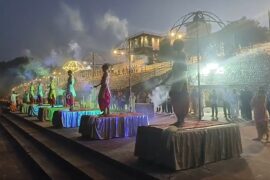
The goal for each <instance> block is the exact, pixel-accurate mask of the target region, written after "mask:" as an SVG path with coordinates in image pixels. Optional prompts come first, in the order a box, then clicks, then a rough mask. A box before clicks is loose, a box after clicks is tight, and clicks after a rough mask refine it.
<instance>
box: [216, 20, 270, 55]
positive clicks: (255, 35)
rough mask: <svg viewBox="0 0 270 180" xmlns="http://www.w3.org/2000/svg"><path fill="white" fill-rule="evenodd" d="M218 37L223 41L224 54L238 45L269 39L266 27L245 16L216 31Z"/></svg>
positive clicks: (230, 52)
mask: <svg viewBox="0 0 270 180" xmlns="http://www.w3.org/2000/svg"><path fill="white" fill-rule="evenodd" d="M218 37H219V38H220V39H221V40H222V41H223V43H224V50H225V54H226V55H231V54H232V53H234V52H235V50H236V49H238V48H239V47H248V46H251V45H253V44H257V43H264V42H267V41H268V40H269V39H268V37H269V36H268V30H267V28H266V27H262V26H260V23H259V22H258V21H256V20H252V19H247V18H246V17H243V18H241V19H240V20H237V21H233V22H230V23H229V24H228V25H227V26H226V27H225V28H223V29H222V30H221V31H220V32H219V33H218Z"/></svg>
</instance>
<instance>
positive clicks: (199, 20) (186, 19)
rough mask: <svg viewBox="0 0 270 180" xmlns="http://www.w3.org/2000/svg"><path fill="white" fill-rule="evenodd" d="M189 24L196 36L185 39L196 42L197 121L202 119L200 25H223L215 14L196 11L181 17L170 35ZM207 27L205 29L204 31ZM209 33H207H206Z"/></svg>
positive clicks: (221, 26) (220, 26)
mask: <svg viewBox="0 0 270 180" xmlns="http://www.w3.org/2000/svg"><path fill="white" fill-rule="evenodd" d="M190 24H194V25H195V28H196V35H195V37H187V39H195V40H196V46H197V47H196V56H197V78H198V79H197V80H198V81H197V83H198V84H197V86H198V106H199V116H198V118H199V120H201V119H202V112H201V104H202V103H201V78H200V36H201V34H200V32H199V30H200V25H201V24H202V25H205V26H207V25H208V24H216V25H218V26H219V28H223V27H224V26H225V24H224V23H223V21H222V20H221V19H220V18H219V17H218V16H216V15H215V14H213V13H211V12H207V11H196V12H191V13H188V14H186V15H184V16H182V17H181V18H180V19H178V20H177V21H176V23H175V24H174V25H173V27H172V28H171V30H170V34H171V35H172V34H173V35H175V34H178V33H179V32H180V30H182V29H183V27H185V26H188V25H190ZM207 28H208V27H206V31H207V30H208V29H207ZM208 33H209V32H208Z"/></svg>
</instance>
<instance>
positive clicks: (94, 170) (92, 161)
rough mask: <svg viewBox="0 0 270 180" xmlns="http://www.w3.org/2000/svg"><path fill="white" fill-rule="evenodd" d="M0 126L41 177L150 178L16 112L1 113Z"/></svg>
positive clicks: (150, 177)
mask: <svg viewBox="0 0 270 180" xmlns="http://www.w3.org/2000/svg"><path fill="white" fill-rule="evenodd" d="M0 126H1V128H3V129H4V130H5V131H6V132H7V133H8V134H9V136H10V138H12V139H13V140H14V141H15V142H16V143H17V144H18V145H19V147H20V148H21V149H22V151H23V152H24V153H25V154H26V155H27V156H28V157H29V158H30V159H31V161H32V162H33V164H34V165H35V166H36V167H37V169H38V171H40V172H42V174H43V176H42V177H40V178H41V179H154V178H153V177H152V176H149V175H147V174H145V173H144V172H141V171H139V170H137V169H134V168H131V167H128V166H126V165H124V164H121V163H120V162H117V161H115V160H113V159H110V158H109V157H107V156H105V155H102V154H100V153H99V152H96V151H94V150H91V149H89V148H87V147H85V146H83V145H80V144H79V143H77V142H76V141H73V140H71V139H67V138H65V137H63V136H61V135H59V134H57V133H54V132H53V131H50V130H48V129H46V128H43V127H41V126H39V125H37V124H35V123H33V122H31V121H29V120H26V119H24V118H22V117H20V116H18V115H15V114H12V113H6V114H2V115H1V116H0Z"/></svg>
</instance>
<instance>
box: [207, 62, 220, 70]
mask: <svg viewBox="0 0 270 180" xmlns="http://www.w3.org/2000/svg"><path fill="white" fill-rule="evenodd" d="M207 68H208V69H209V70H215V69H217V68H218V64H216V63H210V64H208V65H207Z"/></svg>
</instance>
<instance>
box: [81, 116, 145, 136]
mask: <svg viewBox="0 0 270 180" xmlns="http://www.w3.org/2000/svg"><path fill="white" fill-rule="evenodd" d="M148 125H149V122H148V116H147V115H144V114H141V113H118V114H110V115H109V116H100V117H97V116H88V115H84V116H82V118H81V124H80V128H79V132H80V133H81V134H82V137H83V138H89V139H111V138H116V137H131V136H136V134H137V129H138V127H140V126H148Z"/></svg>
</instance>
